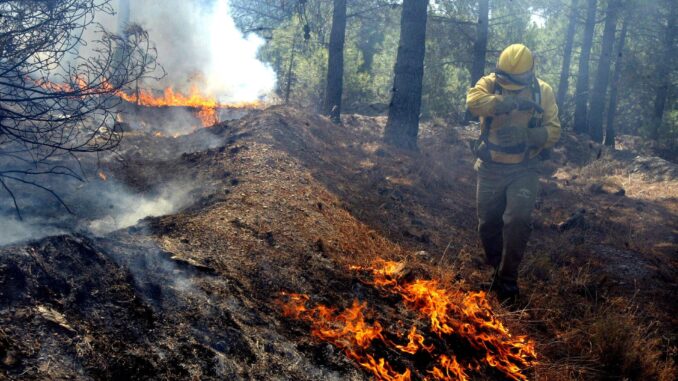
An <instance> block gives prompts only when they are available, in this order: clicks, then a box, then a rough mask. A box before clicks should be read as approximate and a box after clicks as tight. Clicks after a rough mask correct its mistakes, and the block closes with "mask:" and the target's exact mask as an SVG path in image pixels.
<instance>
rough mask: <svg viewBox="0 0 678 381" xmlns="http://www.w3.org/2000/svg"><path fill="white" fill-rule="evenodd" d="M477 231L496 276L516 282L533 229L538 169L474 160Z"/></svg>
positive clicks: (507, 282) (528, 166)
mask: <svg viewBox="0 0 678 381" xmlns="http://www.w3.org/2000/svg"><path fill="white" fill-rule="evenodd" d="M476 169H477V171H478V185H477V189H476V201H477V207H478V232H479V233H480V240H481V241H482V244H483V248H484V249H485V254H486V256H487V261H488V263H489V264H490V265H492V266H494V267H495V268H497V275H498V277H499V280H500V281H502V282H505V283H506V284H514V285H515V284H517V279H518V267H519V265H520V261H521V260H522V258H523V253H524V252H525V248H526V247H527V241H528V239H529V238H530V233H531V232H532V210H533V209H534V204H535V201H536V199H537V193H538V192H539V176H538V172H537V169H536V168H534V167H533V166H530V165H527V164H524V165H523V164H516V165H506V164H504V165H500V164H486V163H482V162H481V163H480V164H476Z"/></svg>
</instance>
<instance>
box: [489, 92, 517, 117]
mask: <svg viewBox="0 0 678 381" xmlns="http://www.w3.org/2000/svg"><path fill="white" fill-rule="evenodd" d="M497 98H498V100H497V103H495V105H494V115H501V114H508V113H510V112H511V111H513V110H515V109H517V108H518V102H517V101H516V97H515V96H513V95H502V96H501V98H499V97H497Z"/></svg>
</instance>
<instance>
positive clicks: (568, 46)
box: [556, 0, 579, 110]
mask: <svg viewBox="0 0 678 381" xmlns="http://www.w3.org/2000/svg"><path fill="white" fill-rule="evenodd" d="M570 6H571V7H572V9H571V10H570V21H569V22H568V24H567V35H566V37H565V49H564V50H563V68H562V69H561V70H560V82H558V95H557V96H556V100H557V101H558V107H559V108H560V109H561V110H562V109H563V105H564V104H565V97H566V96H567V88H568V86H569V84H570V63H571V61H572V44H573V43H574V33H575V31H576V29H577V16H578V14H579V13H578V9H577V0H572V3H571V4H570Z"/></svg>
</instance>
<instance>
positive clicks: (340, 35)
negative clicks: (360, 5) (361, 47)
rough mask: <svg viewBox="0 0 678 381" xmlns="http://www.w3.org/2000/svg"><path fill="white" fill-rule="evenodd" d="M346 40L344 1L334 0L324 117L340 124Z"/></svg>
mask: <svg viewBox="0 0 678 381" xmlns="http://www.w3.org/2000/svg"><path fill="white" fill-rule="evenodd" d="M345 39H346V0H334V10H333V11H332V32H331V33H330V49H329V56H328V59H327V91H325V107H324V111H325V115H328V116H329V117H330V119H331V120H332V121H333V122H334V123H337V124H338V123H341V94H342V89H343V87H344V40H345Z"/></svg>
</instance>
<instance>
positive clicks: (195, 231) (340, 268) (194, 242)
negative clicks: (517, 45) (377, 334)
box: [0, 107, 678, 380]
mask: <svg viewBox="0 0 678 381" xmlns="http://www.w3.org/2000/svg"><path fill="white" fill-rule="evenodd" d="M383 122H384V120H383V118H379V117H377V118H368V117H362V116H346V117H345V118H344V126H342V127H337V126H334V125H332V124H330V123H329V122H328V121H327V120H326V119H325V118H322V117H319V116H316V115H310V114H307V113H304V112H300V111H298V110H294V109H289V108H284V107H275V108H271V109H268V110H265V111H262V112H257V113H253V114H251V115H249V116H247V117H245V118H243V119H241V120H238V121H232V122H228V123H225V124H221V125H217V126H215V127H212V128H210V129H204V130H201V131H199V132H197V133H194V134H192V135H187V136H182V137H179V138H176V139H172V138H167V137H154V136H152V135H146V134H140V133H130V134H129V136H128V137H127V138H126V140H125V142H124V143H123V146H122V147H121V149H120V150H119V152H118V153H117V154H116V155H114V156H112V157H109V158H108V159H105V160H104V162H103V164H102V167H103V168H104V170H105V171H106V173H108V174H109V177H111V178H113V179H115V180H116V181H119V182H121V183H124V184H126V186H128V187H130V188H131V189H134V190H135V191H136V192H138V193H139V194H140V195H141V194H153V193H154V192H155V193H157V192H158V190H161V189H162V188H163V186H164V184H171V183H176V182H178V181H181V182H182V183H190V184H191V185H192V187H191V192H190V197H191V200H192V201H191V202H190V203H188V206H186V207H185V208H183V209H182V210H181V211H179V212H176V213H173V214H170V215H167V216H163V217H149V218H146V219H144V220H142V221H140V222H139V223H138V224H136V225H134V226H132V227H130V228H127V229H123V230H119V231H116V232H114V233H111V234H106V235H104V236H99V237H96V236H94V235H92V234H86V233H83V234H80V235H75V234H70V235H62V236H56V237H48V238H44V239H41V240H37V241H33V242H29V243H24V244H14V245H12V246H7V247H4V248H2V249H0V322H1V324H0V378H3V377H4V378H8V379H28V380H32V379H35V380H38V379H39V380H43V379H257V380H260V379H281V380H318V379H327V380H332V379H336V380H345V379H355V380H361V379H371V376H370V375H369V374H367V373H365V372H364V371H363V370H362V369H361V368H360V367H359V366H357V365H356V364H355V363H354V362H353V361H352V360H349V359H348V358H346V356H344V354H343V353H342V352H341V351H340V350H338V349H337V348H335V347H333V346H332V345H330V344H327V343H323V342H320V341H318V340H316V339H314V338H313V337H311V336H310V335H309V329H308V326H307V325H305V324H304V323H303V322H295V321H292V320H290V319H288V318H285V317H283V316H282V315H281V312H280V306H279V305H278V302H277V301H278V299H279V297H280V293H281V291H288V292H299V293H305V294H308V295H310V296H311V297H312V299H313V300H314V301H316V302H319V303H323V304H327V305H334V306H339V307H346V306H348V305H350V303H351V302H352V300H353V299H354V298H359V299H361V300H367V301H369V302H370V303H371V305H373V306H374V308H376V309H378V310H379V311H380V313H381V314H382V316H383V317H385V318H387V319H388V318H389V316H391V317H393V318H395V316H396V315H397V311H395V307H393V306H392V304H393V302H392V301H390V300H388V299H384V298H381V297H380V296H379V295H377V294H375V293H373V292H371V291H370V290H369V289H368V288H369V287H367V286H366V285H365V284H364V283H362V282H361V281H360V280H359V279H357V278H356V275H355V274H353V273H351V272H350V271H347V268H348V266H349V265H356V264H357V265H365V264H368V263H371V262H372V261H373V260H374V259H375V258H378V257H382V258H390V259H397V260H405V261H407V263H408V266H409V267H411V268H416V269H417V272H418V274H424V276H426V277H432V278H434V279H439V280H440V281H441V282H443V283H446V284H450V285H452V284H454V285H455V287H460V288H462V289H465V290H478V289H480V288H481V287H482V283H483V282H484V281H486V280H487V279H488V278H489V276H490V271H491V270H490V269H489V268H487V267H486V266H484V264H483V261H482V252H481V249H480V247H479V243H478V240H477V237H476V233H475V206H474V183H475V175H474V172H473V170H472V168H471V167H472V160H473V159H472V156H471V154H470V151H469V149H468V145H467V142H468V140H469V139H472V138H473V134H474V132H473V129H472V128H468V129H467V128H462V127H457V128H451V127H449V126H445V125H443V124H441V123H430V124H427V125H426V126H424V128H423V129H422V133H421V140H420V152H418V153H412V152H401V151H398V150H395V149H393V148H391V147H388V146H384V145H383V144H382V143H381V142H380V138H379V137H380V135H381V131H382V129H383ZM627 156H628V153H624V152H621V153H610V152H603V151H601V150H600V148H598V147H594V146H591V145H589V144H588V143H584V142H583V141H581V140H577V139H576V138H574V137H571V136H566V137H565V138H564V139H563V144H562V145H561V147H559V148H558V149H557V150H556V152H555V154H554V161H555V163H554V164H550V165H549V166H548V167H547V168H546V169H545V174H544V180H543V182H542V188H543V189H542V195H541V196H542V197H541V199H540V202H539V207H538V210H537V212H536V213H535V233H534V235H533V239H532V240H531V242H530V246H529V249H528V252H527V253H526V257H525V260H524V265H523V269H522V274H521V284H522V285H523V295H522V296H521V305H522V306H524V308H521V309H519V310H517V311H515V310H514V311H509V310H508V309H507V308H504V307H503V306H500V305H499V304H498V303H497V301H496V300H494V299H491V302H492V304H493V306H494V308H495V311H496V313H497V314H498V316H500V318H502V319H503V320H504V321H505V322H506V324H508V325H509V326H510V328H511V329H512V332H514V333H520V334H526V335H528V336H529V337H530V338H532V339H533V340H534V341H535V342H536V344H537V352H538V353H539V355H540V358H539V365H537V366H536V367H535V368H534V369H530V370H528V371H527V373H526V374H527V375H528V377H529V378H530V379H548V380H579V379H581V380H589V379H619V378H624V377H626V378H628V379H638V380H645V379H662V380H671V379H674V377H675V376H676V369H675V367H674V365H673V364H674V363H675V360H676V344H675V343H676V330H675V327H676V320H675V319H676V316H678V315H677V313H678V311H677V309H676V303H675V295H676V291H677V287H676V279H677V278H676V275H677V273H676V269H677V266H676V264H677V263H676V249H677V248H678V246H677V245H678V237H677V234H678V218H677V215H678V199H677V198H678V193H677V192H676V189H678V188H676V186H677V185H678V181H676V178H675V177H671V176H672V175H671V173H672V172H671V170H672V169H671V168H672V167H670V168H669V169H668V170H667V169H666V168H665V167H666V165H665V164H662V165H664V167H662V168H660V170H659V171H660V172H661V173H660V175H661V177H657V176H658V175H657V171H658V170H656V168H655V167H656V166H652V165H650V166H647V165H646V166H645V167H642V166H640V167H639V165H638V163H637V162H638V161H637V160H635V158H634V157H635V156H633V155H632V157H627ZM634 163H635V164H634ZM642 163H644V162H641V164H642ZM660 164H661V163H660ZM668 165H669V166H670V163H669V164H668ZM648 168H649V169H648ZM653 168H654V169H653ZM667 176H668V177H667ZM620 189H623V190H624V192H623V193H624V194H623V195H622V194H621V193H622V192H621V191H620ZM580 209H584V210H585V212H584V213H582V214H581V216H580V217H579V218H577V219H576V220H574V221H575V222H576V223H574V224H572V225H573V227H572V228H570V229H567V230H563V229H559V228H558V224H559V223H561V222H562V221H565V220H567V219H568V217H569V216H570V215H571V214H572V213H574V212H576V211H577V210H580ZM496 377H497V375H496V374H493V373H492V372H491V371H490V370H487V369H485V370H481V371H479V372H478V373H476V374H475V376H474V379H494V378H496Z"/></svg>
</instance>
